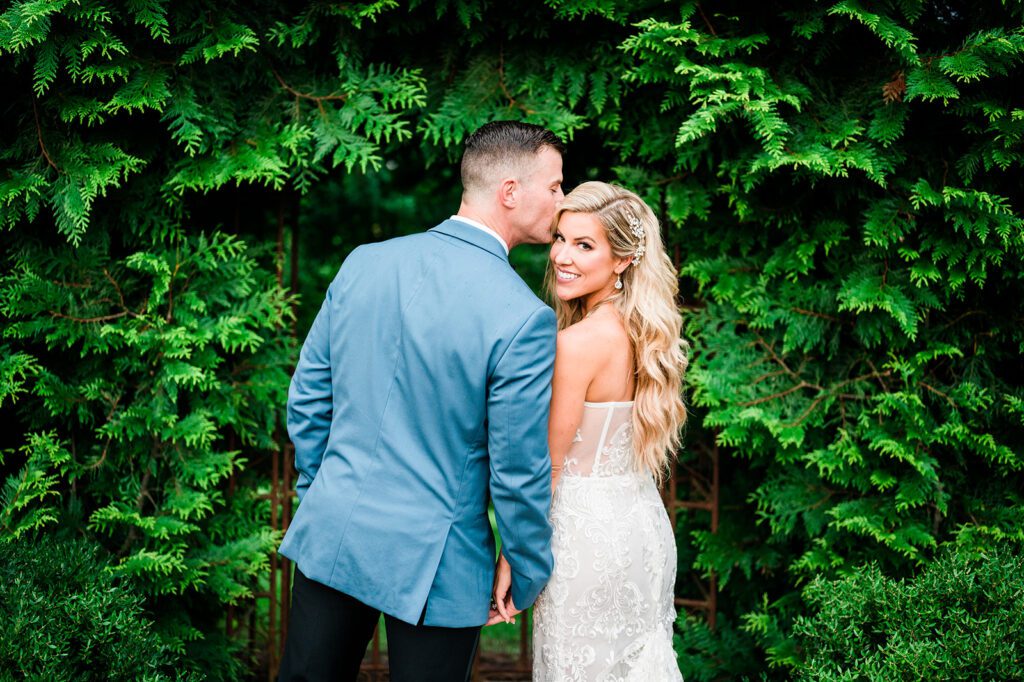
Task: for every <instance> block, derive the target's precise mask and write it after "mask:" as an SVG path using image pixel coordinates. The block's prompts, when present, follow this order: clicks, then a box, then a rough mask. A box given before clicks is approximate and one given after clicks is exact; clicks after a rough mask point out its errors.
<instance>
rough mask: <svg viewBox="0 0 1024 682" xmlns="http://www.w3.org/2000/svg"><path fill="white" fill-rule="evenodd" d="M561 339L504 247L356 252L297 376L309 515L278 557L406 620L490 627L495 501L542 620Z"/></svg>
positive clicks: (408, 240) (427, 243)
mask: <svg viewBox="0 0 1024 682" xmlns="http://www.w3.org/2000/svg"><path fill="white" fill-rule="evenodd" d="M555 327H556V324H555V315H554V312H553V311H552V310H551V309H550V308H548V307H547V306H545V305H544V304H543V303H542V302H541V301H540V300H539V299H538V298H537V297H536V296H534V294H533V293H532V292H531V291H530V289H529V288H528V287H527V286H526V284H525V283H524V282H523V281H522V280H521V279H520V278H519V276H518V275H516V274H515V272H514V271H513V270H512V268H511V267H510V266H509V263H508V256H507V255H506V254H505V251H504V249H503V248H502V246H501V245H500V244H499V243H498V242H497V240H495V239H494V237H492V236H490V235H488V234H487V233H485V232H483V231H481V230H478V229H476V228H474V227H472V226H470V225H467V224H465V223H462V222H459V221H456V220H448V221H445V222H444V223H442V224H441V225H439V226H437V227H435V228H434V229H432V230H430V231H428V232H425V233H422V234H417V235H411V236H408V237H400V238H398V239H392V240H390V241H387V242H383V243H379V244H370V245H364V246H361V247H359V248H357V249H356V250H355V251H353V252H352V254H351V255H350V256H349V257H348V258H347V259H346V260H345V263H344V265H343V266H342V267H341V270H340V271H339V272H338V275H337V276H336V277H335V279H334V281H333V282H332V283H331V285H330V287H329V288H328V290H327V296H326V300H325V301H324V303H323V306H322V307H321V309H320V313H319V314H318V315H317V318H316V320H315V321H314V322H313V327H312V328H311V329H310V331H309V335H308V336H307V337H306V341H305V343H304V344H303V346H302V352H301V355H300V357H299V364H298V366H297V367H296V369H295V374H294V376H293V377H292V383H291V388H290V390H289V395H288V433H289V435H290V436H291V439H292V442H293V443H294V444H295V466H296V469H297V470H298V472H299V476H298V485H297V487H298V495H299V499H300V501H301V503H300V505H299V507H298V510H297V512H296V514H295V518H294V519H293V520H292V523H291V525H290V527H289V528H288V532H287V534H286V535H285V538H284V543H283V544H282V545H281V553H282V554H284V555H285V556H287V557H288V558H290V559H292V560H293V561H295V562H297V564H298V566H299V569H300V570H301V571H302V572H303V573H304V574H305V575H306V576H308V577H309V578H311V579H313V580H316V581H318V582H321V583H323V584H325V585H329V586H330V587H333V588H335V589H337V590H340V591H342V592H344V593H345V594H348V595H351V596H352V597H355V598H356V599H358V600H360V601H362V602H363V603H365V604H368V605H370V606H373V607H375V608H377V609H380V610H381V611H383V612H385V613H388V614H390V615H392V616H395V617H396V618H399V619H400V620H404V621H406V622H409V623H416V622H418V621H419V619H420V616H421V614H422V615H424V623H425V624H427V625H440V626H445V627H468V626H473V625H480V624H482V623H483V622H484V621H485V620H486V619H487V613H488V605H489V603H490V596H489V595H490V591H491V583H492V581H493V576H494V557H495V551H494V540H493V536H492V534H491V527H490V523H489V520H488V517H487V500H488V493H490V497H491V499H492V500H493V502H494V510H495V515H496V517H497V522H498V529H499V532H500V533H501V538H502V543H503V548H502V552H503V553H504V554H505V556H506V557H507V558H508V559H509V561H510V563H511V564H512V567H513V576H512V596H513V599H514V600H515V604H516V606H517V607H519V608H525V607H527V606H529V605H530V604H532V603H533V601H534V599H536V597H537V594H538V593H539V592H540V590H541V588H542V587H543V586H544V584H545V583H546V582H547V580H548V577H549V576H550V574H551V568H552V557H551V550H550V539H551V527H550V525H549V524H548V519H547V516H548V509H549V504H550V496H551V490H550V487H551V483H550V480H551V479H550V475H551V465H550V460H549V455H548V447H547V421H548V409H549V401H550V392H551V389H550V382H551V374H552V367H553V363H554V357H555V332H556V330H555ZM424 606H425V608H426V611H425V613H424Z"/></svg>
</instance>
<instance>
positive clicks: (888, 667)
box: [793, 541, 1024, 680]
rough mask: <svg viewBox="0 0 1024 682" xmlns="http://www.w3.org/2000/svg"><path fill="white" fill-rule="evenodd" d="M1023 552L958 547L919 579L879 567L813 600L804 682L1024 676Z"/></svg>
mask: <svg viewBox="0 0 1024 682" xmlns="http://www.w3.org/2000/svg"><path fill="white" fill-rule="evenodd" d="M1020 550H1021V546H1020V545H1019V544H1015V543H1012V542H1006V541H1003V542H999V543H993V544H991V545H989V546H987V547H984V548H971V547H965V546H962V545H960V544H956V543H952V544H951V545H950V546H948V547H944V548H943V550H942V551H941V552H940V553H939V555H938V556H937V557H936V559H935V561H934V562H933V563H932V564H930V565H929V566H928V567H927V568H924V569H923V570H922V571H920V573H919V574H917V575H915V576H914V577H913V578H908V579H893V578H889V577H886V576H885V575H884V574H883V572H882V571H881V570H880V569H879V567H878V565H877V564H868V565H866V566H864V567H858V568H857V569H856V570H854V571H852V572H851V573H850V574H849V575H847V576H845V577H843V578H840V579H838V580H826V579H823V578H817V579H815V580H814V581H813V582H811V583H810V584H809V585H808V586H807V587H806V588H805V590H804V594H805V596H806V599H807V601H808V604H809V606H810V608H811V615H809V616H801V617H799V618H797V620H796V623H795V625H794V629H793V631H794V634H795V636H796V639H797V641H798V642H799V644H800V646H801V648H802V650H803V652H804V654H803V655H804V657H805V659H806V661H805V662H804V663H803V665H802V667H801V670H800V673H799V674H798V675H797V677H796V679H800V680H897V679H899V680H903V679H930V680H938V679H942V680H948V679H986V680H1011V679H1019V678H1021V677H1022V676H1024V662H1022V661H1024V640H1022V639H1021V636H1020V633H1021V632H1022V631H1024V612H1022V611H1021V608H1020V598H1021V594H1022V593H1024V558H1022V557H1021V554H1020Z"/></svg>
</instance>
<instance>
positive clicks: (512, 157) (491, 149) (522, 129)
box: [462, 121, 565, 191]
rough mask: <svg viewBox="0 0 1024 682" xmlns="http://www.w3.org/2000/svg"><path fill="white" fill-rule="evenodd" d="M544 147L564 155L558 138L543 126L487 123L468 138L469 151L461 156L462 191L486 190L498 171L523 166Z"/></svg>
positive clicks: (500, 122) (563, 147) (514, 122)
mask: <svg viewBox="0 0 1024 682" xmlns="http://www.w3.org/2000/svg"><path fill="white" fill-rule="evenodd" d="M544 147H551V148H552V149H554V150H555V151H557V152H558V153H559V154H564V153H565V146H564V145H563V144H562V141H561V140H560V139H558V136H557V135H555V134H554V133H553V132H551V131H550V130H548V129H547V128H544V127H543V126H538V125H534V124H532V123H523V122H521V121H491V122H490V123H485V124H484V125H482V126H480V127H479V128H477V130H476V131H475V132H473V133H472V134H471V135H470V136H469V137H468V138H466V150H465V152H463V154H462V187H463V189H464V190H465V191H471V190H473V189H478V188H482V187H484V186H485V185H486V184H487V180H488V178H489V177H490V176H492V175H493V172H494V170H495V169H502V170H508V169H510V168H513V167H516V166H520V165H522V163H523V162H524V161H525V160H527V159H532V158H533V157H534V156H535V155H536V154H537V153H539V152H540V151H541V150H542V149H543V148H544Z"/></svg>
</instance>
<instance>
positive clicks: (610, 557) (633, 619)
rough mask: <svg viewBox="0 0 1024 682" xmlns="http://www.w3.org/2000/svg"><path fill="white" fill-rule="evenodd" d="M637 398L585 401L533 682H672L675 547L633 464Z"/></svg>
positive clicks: (554, 508) (537, 637)
mask: <svg viewBox="0 0 1024 682" xmlns="http://www.w3.org/2000/svg"><path fill="white" fill-rule="evenodd" d="M631 417H632V403H586V404H585V406H584V414H583V421H582V423H581V425H580V430H579V432H578V433H577V437H576V439H575V440H574V442H573V444H572V446H571V448H570V451H569V453H568V455H567V457H566V460H565V468H564V469H563V471H562V476H561V478H560V480H559V484H558V488H557V490H556V491H555V496H554V499H553V500H552V505H551V522H552V526H553V527H554V535H553V538H552V551H553V553H554V556H555V570H554V574H553V575H552V577H551V581H550V582H549V583H548V585H547V587H546V588H545V590H544V592H543V593H542V594H541V596H540V597H539V598H538V600H537V603H536V605H535V607H534V611H533V614H534V627H533V648H534V649H533V650H534V664H533V679H534V681H535V682H566V681H569V680H572V681H574V682H575V681H583V680H586V681H588V682H589V681H593V682H640V681H641V680H642V681H643V682H653V681H657V682H662V681H664V682H674V681H678V680H682V676H681V675H680V673H679V667H678V665H677V663H676V657H675V652H674V651H673V649H672V624H673V622H674V621H675V616H676V612H675V606H674V604H673V587H674V584H675V576H676V545H675V538H674V535H673V533H672V528H671V527H670V524H669V520H668V514H667V513H666V512H665V507H664V505H663V504H662V501H661V497H660V495H659V494H658V490H657V488H656V486H655V485H654V480H653V479H652V477H651V476H650V474H649V473H640V472H637V471H635V470H634V468H633V462H632V452H633V434H632V421H631Z"/></svg>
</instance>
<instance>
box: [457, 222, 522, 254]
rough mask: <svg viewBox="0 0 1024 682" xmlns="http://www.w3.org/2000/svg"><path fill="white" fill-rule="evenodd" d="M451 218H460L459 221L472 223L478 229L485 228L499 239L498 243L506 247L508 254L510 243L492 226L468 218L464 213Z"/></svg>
mask: <svg viewBox="0 0 1024 682" xmlns="http://www.w3.org/2000/svg"><path fill="white" fill-rule="evenodd" d="M451 219H452V220H458V221H459V222H463V223H466V224H467V225H472V226H473V227H475V228H476V229H478V230H483V231H484V232H486V233H487V234H489V235H491V236H492V237H494V238H495V239H497V240H498V243H499V244H501V248H503V249H505V254H506V255H508V244H506V243H505V240H504V239H502V238H501V235H500V234H498V233H497V232H495V231H494V230H492V229H491V228H489V227H487V226H486V225H484V224H483V223H478V222H477V221H475V220H473V219H472V218H467V217H466V216H463V215H453V216H452V217H451Z"/></svg>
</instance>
